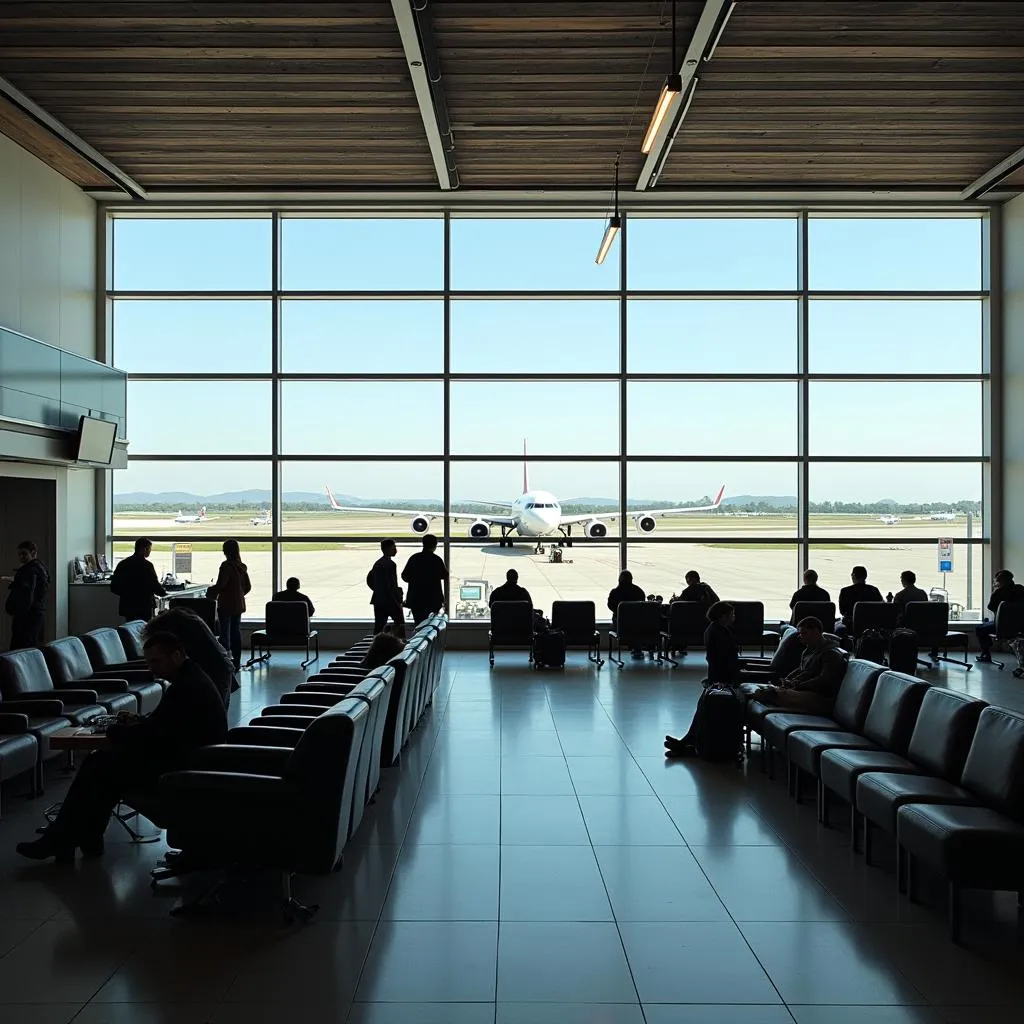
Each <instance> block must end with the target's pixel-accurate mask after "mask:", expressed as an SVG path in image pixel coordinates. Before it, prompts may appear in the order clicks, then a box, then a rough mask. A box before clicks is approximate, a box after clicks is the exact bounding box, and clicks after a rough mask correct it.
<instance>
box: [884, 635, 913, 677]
mask: <svg viewBox="0 0 1024 1024" xmlns="http://www.w3.org/2000/svg"><path fill="white" fill-rule="evenodd" d="M917 648H918V639H917V633H916V632H915V631H914V630H912V629H894V630H893V631H892V636H891V637H889V668H891V669H892V670H893V672H906V673H907V675H911V676H912V675H913V674H914V670H915V669H916V668H917Z"/></svg>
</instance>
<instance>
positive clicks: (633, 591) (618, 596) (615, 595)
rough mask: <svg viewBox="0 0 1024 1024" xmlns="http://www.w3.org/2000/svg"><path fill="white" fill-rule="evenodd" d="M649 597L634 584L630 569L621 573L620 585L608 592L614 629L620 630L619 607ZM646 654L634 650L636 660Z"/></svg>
mask: <svg viewBox="0 0 1024 1024" xmlns="http://www.w3.org/2000/svg"><path fill="white" fill-rule="evenodd" d="M646 600H647V595H646V594H645V593H644V592H643V590H642V589H641V588H640V587H638V586H637V585H636V584H635V583H634V582H633V574H632V573H631V572H630V571H629V570H628V569H623V570H622V572H620V573H619V583H618V586H616V587H615V589H614V590H610V591H609V592H608V611H610V612H611V613H612V629H613V630H614V629H618V628H619V605H620V604H622V602H623V601H646ZM643 656H644V652H643V651H641V650H640V649H639V648H634V649H633V657H634V658H643Z"/></svg>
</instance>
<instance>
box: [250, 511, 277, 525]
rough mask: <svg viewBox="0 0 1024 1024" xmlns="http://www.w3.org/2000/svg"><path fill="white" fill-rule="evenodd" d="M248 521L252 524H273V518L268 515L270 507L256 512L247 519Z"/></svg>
mask: <svg viewBox="0 0 1024 1024" xmlns="http://www.w3.org/2000/svg"><path fill="white" fill-rule="evenodd" d="M249 522H250V523H251V524H252V525H253V526H271V525H273V522H274V520H273V518H272V517H271V515H270V509H269V508H265V509H263V510H262V511H260V512H257V513H256V515H254V516H253V517H252V518H251V519H250V520H249Z"/></svg>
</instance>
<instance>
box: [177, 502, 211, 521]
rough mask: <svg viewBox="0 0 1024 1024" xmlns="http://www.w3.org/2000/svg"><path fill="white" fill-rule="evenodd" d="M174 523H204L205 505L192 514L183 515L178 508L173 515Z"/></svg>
mask: <svg viewBox="0 0 1024 1024" xmlns="http://www.w3.org/2000/svg"><path fill="white" fill-rule="evenodd" d="M174 521H175V522H176V523H205V522H206V506H205V505H204V506H203V507H202V508H201V509H200V510H199V512H198V513H197V514H196V515H194V516H187V515H184V514H183V513H182V511H181V509H178V514H177V515H176V516H175V517H174Z"/></svg>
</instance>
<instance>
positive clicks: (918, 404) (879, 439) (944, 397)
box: [810, 381, 981, 455]
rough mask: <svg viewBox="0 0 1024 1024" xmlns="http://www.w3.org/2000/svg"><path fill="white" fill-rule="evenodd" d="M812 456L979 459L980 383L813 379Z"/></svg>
mask: <svg viewBox="0 0 1024 1024" xmlns="http://www.w3.org/2000/svg"><path fill="white" fill-rule="evenodd" d="M810 433H811V453H812V454H814V455H980V454H981V385H980V384H977V383H972V382H970V381H856V382H846V381H842V382H840V381H816V382H812V383H811V385H810Z"/></svg>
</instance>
